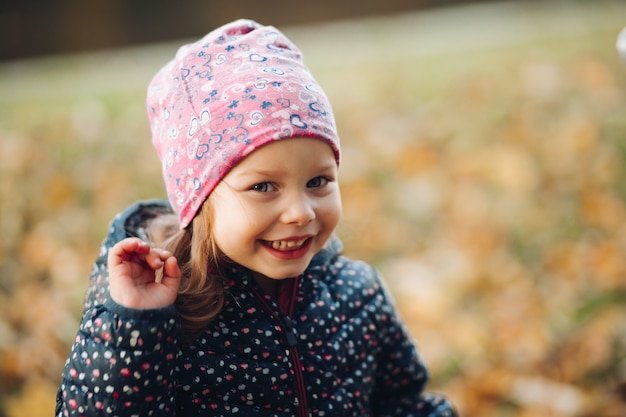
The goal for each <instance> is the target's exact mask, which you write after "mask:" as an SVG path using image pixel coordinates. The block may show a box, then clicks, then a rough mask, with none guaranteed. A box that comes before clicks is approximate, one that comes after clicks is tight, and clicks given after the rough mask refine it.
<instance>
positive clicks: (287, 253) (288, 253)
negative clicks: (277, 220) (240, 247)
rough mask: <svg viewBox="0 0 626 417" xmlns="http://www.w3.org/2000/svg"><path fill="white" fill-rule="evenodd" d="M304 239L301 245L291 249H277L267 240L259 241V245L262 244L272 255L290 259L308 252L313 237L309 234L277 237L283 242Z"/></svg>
mask: <svg viewBox="0 0 626 417" xmlns="http://www.w3.org/2000/svg"><path fill="white" fill-rule="evenodd" d="M303 239H305V242H304V243H303V244H302V246H300V247H298V248H293V249H288V250H278V249H274V248H273V247H272V246H271V245H270V244H268V243H267V241H263V240H262V241H261V246H263V247H264V248H265V249H266V250H267V251H268V252H269V253H270V254H272V255H273V256H275V257H277V258H279V259H282V260H290V259H298V258H301V257H303V256H304V255H306V254H307V253H308V252H309V249H310V248H311V244H312V243H313V239H312V237H311V236H301V237H299V236H296V237H290V238H287V239H277V241H285V242H294V241H298V240H303Z"/></svg>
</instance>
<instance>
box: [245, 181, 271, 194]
mask: <svg viewBox="0 0 626 417" xmlns="http://www.w3.org/2000/svg"><path fill="white" fill-rule="evenodd" d="M250 189H251V190H252V191H257V192H259V193H269V192H270V191H275V190H276V187H275V186H274V185H273V184H272V183H269V182H260V183H258V184H254V185H253V186H252V187H250Z"/></svg>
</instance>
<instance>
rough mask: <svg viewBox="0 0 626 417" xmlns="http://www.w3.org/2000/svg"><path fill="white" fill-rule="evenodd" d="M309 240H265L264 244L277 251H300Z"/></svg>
mask: <svg viewBox="0 0 626 417" xmlns="http://www.w3.org/2000/svg"><path fill="white" fill-rule="evenodd" d="M308 240H309V238H306V239H298V240H264V241H263V244H265V245H266V246H269V247H270V248H272V249H274V250H277V251H283V252H286V251H291V250H296V249H300V248H301V247H302V246H303V245H304V244H305V243H306V242H307V241H308Z"/></svg>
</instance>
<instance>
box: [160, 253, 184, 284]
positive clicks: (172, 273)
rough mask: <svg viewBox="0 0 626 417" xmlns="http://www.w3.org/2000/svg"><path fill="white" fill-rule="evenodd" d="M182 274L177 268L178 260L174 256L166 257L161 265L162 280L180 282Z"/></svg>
mask: <svg viewBox="0 0 626 417" xmlns="http://www.w3.org/2000/svg"><path fill="white" fill-rule="evenodd" d="M181 275H182V273H181V271H180V267H179V266H178V260H177V259H176V258H175V257H174V256H170V257H168V258H167V259H166V260H165V262H164V264H163V278H164V279H168V280H174V281H180V277H181Z"/></svg>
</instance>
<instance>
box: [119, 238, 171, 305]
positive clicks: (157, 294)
mask: <svg viewBox="0 0 626 417" xmlns="http://www.w3.org/2000/svg"><path fill="white" fill-rule="evenodd" d="M107 262H108V268H109V285H110V294H111V298H112V299H113V301H115V302H116V303H118V304H120V305H122V306H124V307H129V308H135V309H143V310H145V309H154V308H162V307H167V306H170V305H172V304H174V301H175V300H176V294H177V292H178V287H179V286H180V277H181V272H180V268H179V267H178V261H177V260H176V258H175V257H174V256H172V254H171V253H170V252H167V251H164V250H162V249H156V248H153V247H151V246H150V245H149V244H148V243H146V242H144V241H142V240H141V239H138V238H127V239H124V240H122V241H120V242H118V243H117V244H115V246H113V247H112V248H111V249H110V250H109V255H108V259H107Z"/></svg>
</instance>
